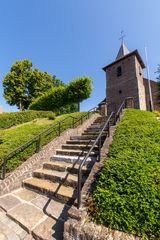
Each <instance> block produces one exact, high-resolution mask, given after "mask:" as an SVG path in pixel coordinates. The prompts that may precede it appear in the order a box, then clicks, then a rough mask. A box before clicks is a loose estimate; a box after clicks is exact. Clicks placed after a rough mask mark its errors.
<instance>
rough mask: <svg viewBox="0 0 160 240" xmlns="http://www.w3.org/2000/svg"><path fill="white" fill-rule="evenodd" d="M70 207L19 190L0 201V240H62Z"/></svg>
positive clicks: (33, 193)
mask: <svg viewBox="0 0 160 240" xmlns="http://www.w3.org/2000/svg"><path fill="white" fill-rule="evenodd" d="M68 209H69V207H68V206H67V205H65V204H62V203H60V202H57V201H55V200H53V199H50V198H48V197H46V196H43V195H40V194H38V193H35V192H32V191H29V190H27V189H23V188H21V189H18V190H16V191H14V192H12V193H10V194H6V195H4V196H2V197H0V240H33V239H45V240H51V239H52V240H54V239H56V240H62V239H63V227H64V220H65V219H66V218H67V211H68Z"/></svg>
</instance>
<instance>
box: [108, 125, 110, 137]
mask: <svg viewBox="0 0 160 240" xmlns="http://www.w3.org/2000/svg"><path fill="white" fill-rule="evenodd" d="M108 137H110V122H108Z"/></svg>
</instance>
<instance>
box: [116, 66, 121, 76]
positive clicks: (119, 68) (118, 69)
mask: <svg viewBox="0 0 160 240" xmlns="http://www.w3.org/2000/svg"><path fill="white" fill-rule="evenodd" d="M121 75H122V68H121V66H119V67H117V77H120V76H121Z"/></svg>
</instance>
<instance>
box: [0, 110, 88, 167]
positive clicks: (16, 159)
mask: <svg viewBox="0 0 160 240" xmlns="http://www.w3.org/2000/svg"><path fill="white" fill-rule="evenodd" d="M82 115H85V113H84V112H78V113H71V114H64V115H61V116H58V117H56V118H55V119H54V120H48V119H46V118H45V119H35V120H33V121H31V122H28V123H24V124H21V125H19V126H16V127H14V128H10V129H1V130H0V136H1V137H0V166H1V164H2V162H3V159H4V158H5V156H6V155H7V154H8V153H9V152H11V151H12V150H14V149H15V148H17V147H19V146H20V145H22V144H24V143H25V142H27V141H29V140H30V139H32V138H34V137H35V136H36V135H37V134H39V133H41V132H42V131H44V130H46V129H48V128H49V127H50V126H51V125H53V124H56V123H57V122H58V121H61V120H63V119H64V118H66V117H68V116H73V117H76V118H77V117H80V116H82ZM50 117H51V115H50V114H49V118H50ZM52 117H54V114H53V115H52ZM52 117H51V118H52ZM72 121H73V120H72V118H67V119H66V120H65V121H64V122H63V123H62V124H61V132H63V131H64V130H65V129H68V128H71V126H72V123H73V122H72ZM79 124H80V122H79ZM58 130H59V126H58V125H56V126H55V127H54V128H51V129H50V131H48V132H46V134H44V135H43V136H42V137H41V146H43V145H45V144H47V143H48V142H50V141H51V140H52V139H53V138H54V137H56V136H57V133H58ZM36 148H37V139H36V140H35V141H33V142H32V143H31V144H29V145H28V146H26V148H23V149H22V150H21V151H20V152H17V153H16V154H15V155H14V156H13V157H11V158H10V159H9V160H8V161H7V172H10V171H12V170H14V169H15V168H17V167H18V166H19V165H20V164H22V163H23V162H24V161H25V160H26V159H27V158H28V157H30V156H32V155H33V154H34V153H35V152H36ZM0 172H1V168H0Z"/></svg>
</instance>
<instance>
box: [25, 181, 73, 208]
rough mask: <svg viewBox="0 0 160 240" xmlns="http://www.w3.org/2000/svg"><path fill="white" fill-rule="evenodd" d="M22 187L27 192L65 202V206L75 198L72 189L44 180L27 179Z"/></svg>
mask: <svg viewBox="0 0 160 240" xmlns="http://www.w3.org/2000/svg"><path fill="white" fill-rule="evenodd" d="M23 186H24V187H25V188H27V189H29V190H34V191H36V192H38V193H41V194H45V195H47V196H50V197H56V198H57V199H58V200H59V201H61V202H63V203H65V202H67V204H70V203H71V202H73V200H74V199H75V198H76V191H75V190H74V188H72V187H67V186H64V185H61V184H59V183H54V182H51V181H49V180H45V179H38V178H34V177H32V178H28V179H26V180H24V181H23Z"/></svg>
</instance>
